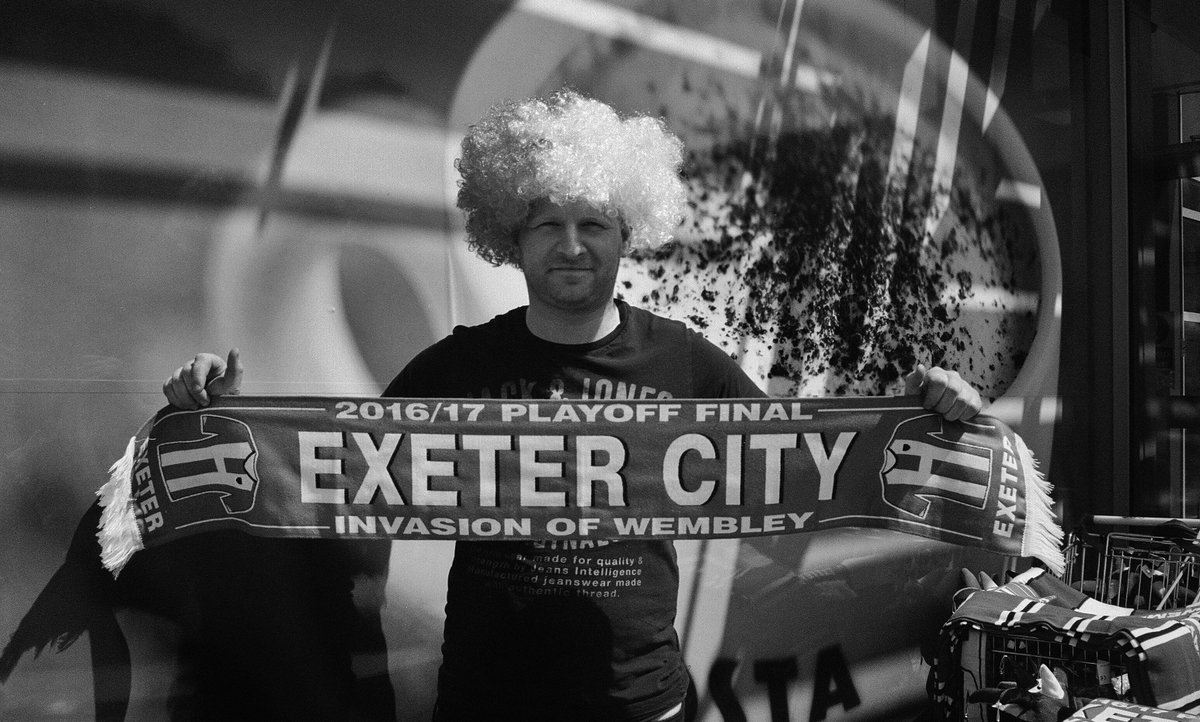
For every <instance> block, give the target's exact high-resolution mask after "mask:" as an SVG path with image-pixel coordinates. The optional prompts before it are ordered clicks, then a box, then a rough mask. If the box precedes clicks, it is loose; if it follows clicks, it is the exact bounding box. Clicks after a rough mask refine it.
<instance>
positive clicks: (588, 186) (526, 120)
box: [455, 91, 687, 266]
mask: <svg viewBox="0 0 1200 722" xmlns="http://www.w3.org/2000/svg"><path fill="white" fill-rule="evenodd" d="M682 163H683V143H682V142H681V141H680V140H679V138H677V137H675V136H674V135H673V134H672V133H671V132H670V131H669V130H667V129H666V127H665V126H664V124H663V123H662V121H660V120H657V119H655V118H650V117H647V116H632V117H628V118H621V117H620V116H619V115H618V114H617V112H616V111H615V110H613V109H612V108H611V107H609V106H608V105H605V104H604V103H601V102H600V101H598V100H593V99H590V98H585V97H583V96H582V95H580V94H578V93H576V92H574V91H560V92H558V93H555V94H554V95H552V96H550V97H548V98H544V99H541V98H532V99H529V100H524V101H520V102H512V101H510V102H506V103H501V104H500V105H497V106H495V107H493V108H492V109H491V110H490V111H489V112H488V113H487V115H485V116H484V117H483V118H482V119H481V120H480V121H479V122H478V123H476V124H475V125H473V126H471V128H470V130H469V131H468V133H467V137H466V138H465V139H464V140H463V143H462V156H461V157H460V158H459V159H458V161H457V162H456V163H455V167H456V168H458V171H459V173H460V174H461V175H462V179H461V180H460V181H459V190H458V207H459V208H461V209H462V210H463V212H464V213H465V214H466V222H467V244H468V245H469V246H470V248H471V249H472V250H473V251H475V253H477V254H478V255H479V256H480V258H483V259H484V260H485V261H488V262H489V263H491V264H493V265H496V266H500V265H504V264H511V265H514V266H516V265H518V262H517V257H516V255H517V254H516V250H517V249H516V233H517V230H518V229H519V228H520V226H521V224H522V223H524V222H525V219H526V217H527V216H528V214H529V208H530V205H531V204H533V203H534V202H536V201H538V200H540V199H543V198H548V199H549V200H551V201H553V202H555V203H564V202H568V201H584V202H587V203H590V204H591V205H593V206H596V207H598V208H604V209H606V210H611V211H615V212H616V213H617V214H618V215H619V216H620V219H621V223H622V226H623V230H624V231H625V234H626V249H627V250H628V249H631V248H652V247H655V246H658V245H660V244H661V243H664V242H665V241H667V240H668V239H669V238H670V237H671V235H672V234H673V232H674V231H675V229H676V227H677V226H678V225H679V223H680V220H681V219H682V217H683V213H684V210H685V207H686V203H687V192H686V189H685V187H684V184H683V181H682V180H681V179H680V176H679V171H680V167H681V165H682Z"/></svg>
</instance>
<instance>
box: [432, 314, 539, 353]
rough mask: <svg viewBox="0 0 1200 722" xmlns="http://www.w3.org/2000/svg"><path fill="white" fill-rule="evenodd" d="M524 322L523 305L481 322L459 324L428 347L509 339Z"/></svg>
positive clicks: (451, 346) (453, 346)
mask: <svg viewBox="0 0 1200 722" xmlns="http://www.w3.org/2000/svg"><path fill="white" fill-rule="evenodd" d="M524 324H525V307H524V306H522V307H519V308H514V309H512V310H511V311H506V312H504V313H502V314H499V315H498V316H493V317H492V318H490V319H489V320H487V321H484V322H483V323H478V324H474V325H466V324H459V325H457V326H455V327H454V328H453V329H451V331H450V335H448V336H446V337H444V338H442V340H440V341H438V342H436V343H434V344H433V345H432V346H430V349H434V348H438V347H439V346H440V347H450V348H455V347H462V346H463V345H474V344H479V343H484V342H486V341H488V340H495V339H509V340H511V338H512V336H513V335H514V334H516V333H517V332H518V331H519V330H520V329H522V328H523V327H524Z"/></svg>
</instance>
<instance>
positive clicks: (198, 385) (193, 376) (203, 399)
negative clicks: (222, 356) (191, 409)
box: [184, 354, 214, 406]
mask: <svg viewBox="0 0 1200 722" xmlns="http://www.w3.org/2000/svg"><path fill="white" fill-rule="evenodd" d="M184 368H185V369H187V371H186V375H185V378H184V380H185V381H186V383H187V391H188V394H190V395H191V397H192V398H193V399H194V400H195V401H196V404H197V405H199V406H208V392H207V391H205V389H204V387H205V386H207V385H208V377H209V374H210V373H211V372H212V371H213V370H214V369H213V364H212V361H211V360H210V359H209V358H207V357H205V356H204V355H203V354H199V355H197V356H196V358H194V359H192V360H191V361H190V362H188V363H187V364H184Z"/></svg>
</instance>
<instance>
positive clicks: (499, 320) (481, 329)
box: [384, 301, 762, 720]
mask: <svg viewBox="0 0 1200 722" xmlns="http://www.w3.org/2000/svg"><path fill="white" fill-rule="evenodd" d="M617 306H618V309H619V311H620V316H621V321H620V325H619V326H618V328H617V329H616V330H615V331H613V332H612V333H611V334H609V335H608V336H606V337H605V338H603V339H600V340H599V341H595V342H592V343H587V344H579V345H563V344H556V343H552V342H549V341H545V340H543V339H540V338H538V337H536V336H534V335H533V334H532V333H531V332H530V331H529V330H528V328H527V326H526V324H525V308H518V309H514V310H513V311H510V312H508V313H506V314H503V315H501V316H497V317H496V318H494V319H492V320H491V321H489V322H488V323H485V324H482V325H480V326H474V327H469V328H468V327H462V326H460V327H457V328H455V329H454V332H453V333H452V334H451V335H450V336H448V337H447V338H445V339H443V340H442V341H440V342H438V343H436V344H434V345H433V346H431V347H429V348H428V349H426V350H425V351H423V352H422V353H420V354H419V355H418V356H417V357H416V358H415V359H413V361H412V362H411V363H410V364H409V365H408V366H407V367H406V368H405V369H404V370H403V371H401V372H400V374H399V375H398V376H397V377H396V378H395V380H393V381H392V383H391V384H390V385H389V386H388V388H387V390H386V391H385V392H384V395H385V396H409V397H446V398H480V397H491V398H523V399H553V398H566V399H659V398H736V397H747V396H761V395H762V392H761V391H760V390H759V389H758V387H757V386H755V384H754V383H753V382H752V381H751V380H750V379H749V378H748V377H747V376H746V375H745V374H744V373H743V372H742V371H741V370H740V369H739V368H738V367H737V365H736V364H735V363H734V362H733V361H732V360H731V359H730V358H729V356H727V355H726V354H725V353H724V352H722V351H721V350H720V349H718V348H717V347H716V346H714V345H712V344H711V343H709V342H708V341H706V340H704V339H703V338H702V337H701V336H700V335H698V334H696V333H695V332H693V331H692V330H690V329H688V328H687V327H686V326H684V325H683V324H681V323H679V322H676V321H671V320H668V319H665V318H662V317H660V316H656V315H654V314H652V313H650V312H648V311H644V310H641V309H636V308H632V307H630V306H628V305H627V304H625V303H623V302H620V301H618V302H617ZM546 488H549V487H546ZM678 586H679V570H678V566H677V564H676V559H675V549H674V545H673V544H672V543H671V542H669V541H667V542H664V541H645V542H643V541H624V542H616V541H578V542H571V541H544V542H518V541H482V542H459V543H458V545H457V547H456V549H455V555H454V562H453V564H452V566H451V569H450V576H449V589H448V592H447V602H446V626H445V636H444V641H443V646H442V655H443V662H442V668H441V670H440V672H439V679H438V692H439V701H438V706H439V711H440V712H443V713H445V712H448V711H449V710H454V711H453V713H451V714H448V715H447V717H446V718H448V719H451V718H452V719H469V718H472V717H474V716H480V717H483V718H490V719H505V718H509V717H510V716H512V715H517V717H514V718H520V719H527V720H532V719H572V720H586V719H597V720H627V719H638V718H641V717H644V716H646V715H648V714H651V713H653V712H656V711H661V710H665V709H668V708H670V707H671V706H672V705H674V704H676V703H677V702H679V701H680V700H682V698H683V694H684V692H685V690H686V685H687V674H686V671H685V669H684V666H683V659H682V656H681V653H680V650H679V641H678V639H677V637H676V634H675V629H674V620H675V606H676V598H677V592H678Z"/></svg>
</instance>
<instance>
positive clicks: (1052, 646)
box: [956, 516, 1200, 722]
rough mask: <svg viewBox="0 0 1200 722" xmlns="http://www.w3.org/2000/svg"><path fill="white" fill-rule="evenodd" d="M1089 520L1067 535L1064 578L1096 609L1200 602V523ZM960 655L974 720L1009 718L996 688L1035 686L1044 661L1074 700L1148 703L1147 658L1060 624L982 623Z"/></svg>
mask: <svg viewBox="0 0 1200 722" xmlns="http://www.w3.org/2000/svg"><path fill="white" fill-rule="evenodd" d="M1089 522H1090V523H1089V524H1087V525H1085V526H1083V527H1081V528H1079V529H1077V530H1076V531H1074V532H1072V533H1071V534H1070V535H1069V536H1068V538H1067V541H1066V544H1065V546H1064V550H1063V551H1064V556H1065V559H1066V568H1065V572H1064V574H1063V576H1062V580H1063V581H1065V582H1067V583H1068V584H1069V585H1070V586H1071V587H1073V588H1074V589H1076V590H1079V591H1080V592H1082V593H1083V594H1085V595H1087V596H1089V597H1091V598H1092V599H1093V600H1095V601H1096V602H1097V603H1098V604H1099V606H1095V607H1093V609H1094V610H1095V613H1099V614H1111V615H1114V616H1128V615H1131V614H1135V613H1137V612H1148V611H1154V610H1164V609H1173V608H1177V607H1184V606H1187V605H1189V604H1194V603H1196V602H1197V601H1200V598H1198V596H1200V544H1197V541H1196V539H1197V530H1198V529H1200V520H1179V519H1161V518H1147V517H1117V516H1096V517H1092V518H1091V519H1090V520H1089ZM1098 527H1103V528H1104V529H1106V530H1105V531H1098V530H1097V528H1098ZM1089 604H1090V602H1089ZM1105 605H1107V606H1105ZM1085 636H1086V635H1085ZM956 656H957V657H958V659H957V662H958V664H959V669H960V671H961V674H962V679H961V687H960V688H959V689H960V692H959V694H960V696H961V700H959V701H960V703H961V707H960V709H961V712H962V715H961V719H965V720H978V721H981V722H982V721H987V722H991V721H993V720H998V719H1002V718H1004V717H1003V716H1002V715H1001V714H1000V713H999V712H998V710H997V709H996V707H995V706H994V705H992V704H991V703H990V702H992V701H994V691H995V690H997V689H1004V688H1018V687H1020V686H1021V685H1027V684H1029V683H1030V680H1031V679H1036V675H1037V671H1038V670H1039V668H1040V667H1041V666H1042V665H1045V666H1046V667H1047V668H1048V669H1050V670H1052V671H1053V673H1054V675H1055V676H1056V677H1057V678H1058V679H1059V680H1060V681H1061V682H1062V686H1063V687H1064V688H1065V689H1066V690H1068V692H1069V694H1070V695H1071V699H1070V700H1069V703H1070V704H1071V705H1073V706H1075V705H1079V704H1083V703H1086V702H1087V701H1088V700H1090V699H1093V698H1104V699H1112V700H1119V701H1126V702H1134V703H1141V704H1147V703H1148V702H1149V699H1148V698H1149V697H1150V695H1149V694H1147V691H1146V690H1144V689H1140V688H1139V685H1144V684H1145V683H1144V681H1141V680H1142V679H1143V678H1142V676H1141V675H1139V674H1137V671H1138V670H1137V667H1136V665H1137V664H1138V660H1137V659H1136V658H1131V657H1130V656H1128V655H1126V654H1123V653H1122V651H1121V650H1120V649H1117V648H1116V647H1114V646H1113V645H1111V643H1110V642H1108V641H1106V640H1103V639H1099V640H1098V639H1094V638H1093V639H1081V638H1079V636H1076V635H1072V634H1068V633H1063V632H1061V631H1056V630H1052V629H1046V630H1037V631H1036V632H1033V633H1029V634H1024V633H1014V632H1012V631H1009V630H1005V631H1003V632H998V631H996V630H985V629H978V630H972V632H971V633H969V634H967V635H966V636H965V638H964V639H962V640H961V642H960V644H959V645H958V649H957V655H956ZM990 693H991V694H993V696H991V697H989V694H990Z"/></svg>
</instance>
